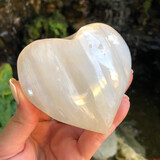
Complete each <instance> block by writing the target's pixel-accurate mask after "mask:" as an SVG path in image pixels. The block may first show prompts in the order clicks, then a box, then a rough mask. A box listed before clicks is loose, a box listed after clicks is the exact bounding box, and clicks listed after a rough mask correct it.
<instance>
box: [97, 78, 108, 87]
mask: <svg viewBox="0 0 160 160" xmlns="http://www.w3.org/2000/svg"><path fill="white" fill-rule="evenodd" d="M99 83H100V86H101V88H105V86H106V85H107V81H106V79H105V78H104V77H103V78H102V79H101V80H100V81H99Z"/></svg>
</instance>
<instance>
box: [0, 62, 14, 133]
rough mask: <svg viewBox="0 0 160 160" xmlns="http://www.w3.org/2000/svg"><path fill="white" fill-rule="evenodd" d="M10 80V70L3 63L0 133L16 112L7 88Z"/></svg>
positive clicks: (0, 96) (0, 80)
mask: <svg viewBox="0 0 160 160" xmlns="http://www.w3.org/2000/svg"><path fill="white" fill-rule="evenodd" d="M10 78H12V68H11V66H10V65H9V64H7V63H5V64H3V65H2V66H0V132H1V131H2V129H3V128H4V126H5V125H6V124H7V122H8V121H9V120H10V118H11V117H12V115H13V114H14V112H15V110H16V102H15V100H14V98H13V96H12V92H11V89H10V86H9V79H10Z"/></svg>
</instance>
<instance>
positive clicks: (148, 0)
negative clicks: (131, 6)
mask: <svg viewBox="0 0 160 160" xmlns="http://www.w3.org/2000/svg"><path fill="white" fill-rule="evenodd" d="M151 5H152V0H145V1H144V3H143V11H144V13H145V14H148V11H149V9H150V8H151Z"/></svg>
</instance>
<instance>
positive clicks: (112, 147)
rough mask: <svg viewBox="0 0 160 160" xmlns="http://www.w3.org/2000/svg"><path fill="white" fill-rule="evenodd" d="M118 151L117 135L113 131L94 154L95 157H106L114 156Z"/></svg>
mask: <svg viewBox="0 0 160 160" xmlns="http://www.w3.org/2000/svg"><path fill="white" fill-rule="evenodd" d="M116 152H117V137H116V134H115V132H113V133H112V134H111V135H110V136H109V137H108V138H107V139H106V140H105V141H104V142H103V144H102V145H101V146H100V148H99V149H98V150H97V151H96V153H95V154H94V156H93V157H94V158H95V159H100V160H102V159H106V158H109V157H112V156H114V155H115V154H116Z"/></svg>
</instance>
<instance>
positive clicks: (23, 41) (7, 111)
mask: <svg viewBox="0 0 160 160" xmlns="http://www.w3.org/2000/svg"><path fill="white" fill-rule="evenodd" d="M93 22H102V23H106V24H109V25H111V26H112V27H113V28H115V29H116V30H117V31H118V32H119V33H120V34H121V35H122V36H123V38H124V39H125V40H126V42H127V44H128V45H129V48H130V50H131V55H132V67H133V70H134V80H133V83H132V85H131V87H130V89H129V90H128V91H127V94H128V95H129V96H130V101H131V109H130V111H129V114H128V115H127V117H126V119H125V120H124V122H123V123H122V124H121V125H120V126H119V127H118V129H117V130H116V134H114V136H112V138H111V139H112V140H111V141H113V142H114V143H111V142H108V143H109V146H108V148H113V150H114V151H110V153H111V152H112V153H113V154H112V155H108V157H110V156H112V158H110V159H115V160H123V159H127V160H130V159H131V160H132V159H133V160H134V159H145V158H147V159H154V158H158V157H159V158H160V53H159V52H160V30H159V29H160V0H0V131H1V130H2V129H3V128H4V126H5V125H6V123H7V122H8V120H9V119H10V118H11V116H12V115H13V114H14V112H15V109H16V103H15V101H14V99H13V96H12V94H11V91H10V88H9V85H8V80H9V79H10V78H11V77H12V76H14V77H15V78H17V69H16V67H17V66H16V61H17V57H18V55H19V53H20V51H21V50H22V49H23V48H24V47H25V46H26V45H27V44H29V43H31V42H32V41H34V40H36V39H41V38H46V37H47V38H49V37H60V38H62V37H66V36H68V35H70V34H73V33H74V32H75V31H77V30H78V29H79V28H80V27H81V26H83V25H85V24H88V23H93ZM115 144H116V147H115V146H114V147H112V146H113V145H115ZM104 146H105V145H104ZM106 148H107V147H106ZM106 148H105V147H104V148H103V149H104V150H103V149H102V150H101V151H102V152H105V150H107V149H106ZM108 150H109V149H108ZM101 151H100V152H101ZM102 154H103V153H99V155H100V156H99V155H98V154H97V155H98V156H99V157H97V156H95V157H94V158H93V159H105V158H107V155H106V157H105V156H104V155H102ZM106 154H107V153H106ZM127 154H128V155H127ZM132 154H133V155H134V156H131V155H132ZM127 156H128V157H127Z"/></svg>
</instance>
